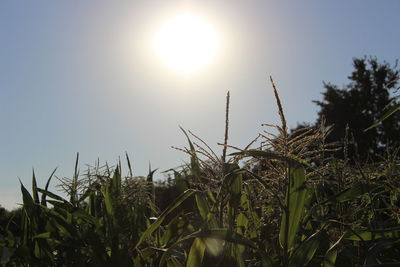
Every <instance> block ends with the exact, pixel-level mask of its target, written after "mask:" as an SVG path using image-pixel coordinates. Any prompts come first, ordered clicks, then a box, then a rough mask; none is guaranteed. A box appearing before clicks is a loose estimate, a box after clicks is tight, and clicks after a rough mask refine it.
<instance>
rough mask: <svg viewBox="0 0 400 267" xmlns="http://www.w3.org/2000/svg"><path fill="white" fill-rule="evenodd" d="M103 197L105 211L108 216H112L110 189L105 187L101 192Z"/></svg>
mask: <svg viewBox="0 0 400 267" xmlns="http://www.w3.org/2000/svg"><path fill="white" fill-rule="evenodd" d="M103 196H104V203H105V206H106V211H107V214H108V215H109V216H112V215H113V202H112V198H111V194H110V189H109V186H108V185H106V186H105V188H104V190H103Z"/></svg>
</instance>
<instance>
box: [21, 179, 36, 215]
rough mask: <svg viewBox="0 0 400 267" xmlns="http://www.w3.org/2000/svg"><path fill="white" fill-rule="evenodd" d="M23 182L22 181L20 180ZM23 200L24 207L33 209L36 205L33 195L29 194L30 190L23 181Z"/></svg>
mask: <svg viewBox="0 0 400 267" xmlns="http://www.w3.org/2000/svg"><path fill="white" fill-rule="evenodd" d="M20 183H21V181H20ZM21 192H22V200H23V202H24V207H25V208H26V209H28V210H32V209H33V206H34V201H33V198H32V196H31V195H30V194H29V192H28V190H26V188H25V187H24V185H23V184H22V183H21Z"/></svg>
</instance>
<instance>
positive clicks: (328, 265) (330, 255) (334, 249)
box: [323, 234, 344, 267]
mask: <svg viewBox="0 0 400 267" xmlns="http://www.w3.org/2000/svg"><path fill="white" fill-rule="evenodd" d="M343 237H344V234H343V235H342V236H341V237H340V238H339V240H338V241H336V242H335V244H333V245H332V246H331V247H330V248H329V249H328V251H327V252H326V254H325V257H324V261H323V267H335V263H336V258H337V254H338V249H339V245H340V243H341V241H342V239H343Z"/></svg>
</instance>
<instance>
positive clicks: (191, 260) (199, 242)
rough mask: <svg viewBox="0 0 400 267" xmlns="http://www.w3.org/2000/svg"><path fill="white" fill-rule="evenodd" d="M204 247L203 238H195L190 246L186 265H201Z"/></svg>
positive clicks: (189, 266)
mask: <svg viewBox="0 0 400 267" xmlns="http://www.w3.org/2000/svg"><path fill="white" fill-rule="evenodd" d="M205 249H206V244H205V243H204V241H203V239H202V238H195V239H194V241H193V243H192V246H191V248H190V252H189V256H188V259H187V262H186V266H187V267H201V266H202V262H203V256H204V251H205Z"/></svg>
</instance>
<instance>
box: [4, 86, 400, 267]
mask: <svg viewBox="0 0 400 267" xmlns="http://www.w3.org/2000/svg"><path fill="white" fill-rule="evenodd" d="M273 88H274V92H275V96H276V100H277V106H278V112H279V116H280V121H281V124H280V125H265V127H266V131H265V132H263V133H260V134H259V135H258V137H257V138H256V139H255V140H253V141H251V142H250V143H249V145H248V146H246V147H245V148H237V147H234V146H231V145H229V144H228V141H229V140H228V130H229V127H228V125H229V120H228V114H229V94H228V96H227V106H226V126H225V138H224V142H223V143H221V144H220V145H221V147H222V155H217V153H215V152H214V151H213V150H212V149H211V148H210V147H209V146H208V145H207V143H206V142H205V141H203V140H202V139H201V138H200V137H198V136H197V135H195V134H193V133H192V132H190V131H185V130H183V129H182V131H183V133H184V135H185V137H186V138H187V141H188V147H185V148H179V149H180V150H181V151H182V152H183V153H186V154H187V155H188V158H189V161H188V163H187V164H186V165H184V166H181V167H180V168H176V169H172V170H169V171H168V173H169V174H170V175H171V177H172V179H171V181H170V182H169V183H168V184H164V185H163V184H160V183H157V182H154V181H153V175H154V170H150V171H149V174H148V176H147V177H135V176H133V173H132V169H131V163H130V160H129V157H128V155H127V156H126V163H127V164H126V165H127V166H128V168H127V169H126V170H123V167H122V164H121V162H119V163H118V164H116V166H114V167H110V166H108V165H105V166H100V164H98V165H97V166H95V167H92V168H89V169H88V170H87V171H86V172H84V173H80V171H79V163H78V157H77V160H76V166H75V174H74V175H73V177H72V178H69V179H68V178H62V179H59V182H60V185H59V186H60V188H61V189H62V190H63V191H64V192H65V193H66V194H61V193H59V194H57V193H54V192H51V191H49V184H50V183H51V181H52V179H54V178H53V174H54V172H53V174H52V175H51V176H50V178H49V179H48V181H47V183H46V184H45V185H44V187H39V185H37V183H36V177H35V174H33V177H32V188H31V190H28V189H27V188H26V187H25V186H24V185H22V184H21V191H22V196H23V206H22V219H21V221H20V222H18V223H20V229H21V232H20V236H16V235H15V234H13V233H12V232H11V231H10V230H9V229H8V228H7V227H4V229H0V230H1V232H0V233H1V234H0V253H2V252H4V251H5V250H7V251H8V255H7V256H4V255H3V257H2V262H1V265H2V266H113V267H116V266H171V267H172V266H193V267H196V266H266V267H267V266H271V267H273V266H282V267H287V266H293V267H294V266H323V267H330V266H400V238H399V237H400V179H399V174H400V172H399V162H398V160H397V154H396V153H397V152H396V153H393V154H390V155H388V156H387V158H385V159H382V161H381V162H375V163H371V164H358V165H357V164H356V165H352V164H349V162H348V161H347V160H346V158H345V159H344V160H343V159H336V158H333V157H332V156H331V155H332V153H331V152H332V151H338V150H340V151H342V152H343V153H346V145H347V144H326V143H325V141H324V139H325V137H326V135H328V134H329V127H326V126H325V125H320V127H316V128H315V127H314V128H302V129H299V130H296V131H292V132H289V130H288V128H287V123H286V118H285V115H284V112H283V108H282V104H281V101H280V99H279V96H278V93H277V90H276V88H275V86H274V85H273ZM125 172H126V174H124V173H125ZM171 188H173V189H174V191H173V192H175V193H174V198H175V199H174V200H173V201H170V202H168V203H165V202H162V200H161V199H159V198H160V196H161V194H159V193H157V192H161V191H162V190H168V189H171ZM61 195H67V196H68V197H66V198H64V197H62V196H61Z"/></svg>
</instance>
